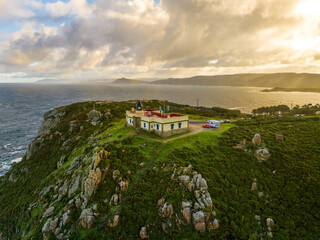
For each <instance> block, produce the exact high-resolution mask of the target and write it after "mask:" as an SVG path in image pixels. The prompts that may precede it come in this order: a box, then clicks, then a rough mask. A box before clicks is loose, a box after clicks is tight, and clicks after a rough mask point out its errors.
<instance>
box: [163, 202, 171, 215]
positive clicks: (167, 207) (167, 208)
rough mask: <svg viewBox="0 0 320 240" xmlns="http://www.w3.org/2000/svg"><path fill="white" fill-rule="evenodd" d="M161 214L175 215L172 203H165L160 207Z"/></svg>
mask: <svg viewBox="0 0 320 240" xmlns="http://www.w3.org/2000/svg"><path fill="white" fill-rule="evenodd" d="M160 215H161V216H162V217H171V216H172V215H173V206H172V204H167V203H165V204H163V206H162V207H161V208H160Z"/></svg>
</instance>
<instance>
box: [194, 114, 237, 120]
mask: <svg viewBox="0 0 320 240" xmlns="http://www.w3.org/2000/svg"><path fill="white" fill-rule="evenodd" d="M188 116H189V120H197V121H208V120H225V119H228V118H226V117H207V116H199V115H193V114H188ZM240 119H241V118H240V117H236V118H231V120H240Z"/></svg>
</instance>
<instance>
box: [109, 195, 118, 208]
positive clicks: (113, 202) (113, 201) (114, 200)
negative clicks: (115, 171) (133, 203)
mask: <svg viewBox="0 0 320 240" xmlns="http://www.w3.org/2000/svg"><path fill="white" fill-rule="evenodd" d="M118 202H119V196H118V195H117V194H113V195H112V197H111V199H110V202H109V204H110V206H111V205H118Z"/></svg>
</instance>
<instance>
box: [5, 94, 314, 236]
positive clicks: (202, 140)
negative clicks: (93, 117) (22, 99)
mask: <svg viewBox="0 0 320 240" xmlns="http://www.w3.org/2000/svg"><path fill="white" fill-rule="evenodd" d="M134 103H135V102H121V103H113V102H100V103H96V105H95V108H96V110H97V111H99V112H101V118H100V122H99V123H98V124H96V125H92V124H91V123H90V121H88V113H89V112H90V111H91V110H92V105H93V103H92V102H86V103H77V104H72V105H69V106H66V107H62V108H59V111H62V112H64V113H65V115H64V116H63V118H62V119H61V121H60V122H59V124H58V125H57V126H55V127H54V128H53V129H51V131H50V133H48V134H46V135H43V136H41V137H39V138H40V139H41V141H40V143H39V144H37V145H35V146H36V150H35V151H34V152H33V153H32V155H31V157H30V158H29V159H26V157H24V159H23V161H21V162H20V163H18V164H16V165H15V166H14V167H13V168H12V169H11V170H10V171H9V172H8V173H7V174H6V175H5V176H4V177H1V178H0V236H1V237H0V238H3V239H31V238H32V239H43V233H42V227H43V225H44V223H45V222H46V218H43V214H44V212H45V211H46V209H47V208H48V206H49V205H50V204H52V206H55V210H54V214H55V215H56V216H58V214H59V212H61V211H63V209H64V208H65V207H66V206H69V205H68V202H69V201H70V199H71V198H69V197H68V194H67V195H66V196H64V197H62V198H61V200H60V201H56V202H54V200H53V199H54V195H56V194H57V192H56V190H55V189H54V187H52V188H51V189H49V190H48V192H47V193H45V194H43V195H42V196H41V195H40V194H39V193H40V192H41V191H42V190H43V189H44V188H46V187H48V186H50V185H52V186H59V187H60V186H62V185H63V183H64V182H65V181H69V179H70V178H72V179H74V178H76V176H77V175H76V174H75V172H73V173H72V174H70V175H68V174H66V171H67V170H68V169H69V167H70V165H71V164H72V162H73V160H74V159H75V158H76V157H79V158H81V159H82V161H81V163H80V168H79V171H78V172H77V174H79V176H80V177H81V179H82V178H83V177H84V176H86V174H87V172H88V171H87V168H88V166H90V162H89V163H88V161H89V160H90V159H92V158H93V157H94V156H95V151H96V149H97V148H100V149H104V150H106V151H107V152H109V153H110V156H108V157H104V158H103V159H102V160H101V162H100V163H99V168H100V169H101V170H102V179H101V182H100V183H99V185H98V187H97V189H96V190H95V192H94V194H93V195H92V196H91V198H90V199H89V200H88V203H87V208H88V207H92V206H93V205H94V204H97V206H98V207H97V209H98V213H99V215H97V216H96V217H95V221H94V223H93V225H92V227H91V228H90V229H84V228H83V227H81V225H80V223H79V217H80V214H81V212H82V209H80V208H76V207H73V208H72V207H70V217H71V220H70V222H69V223H67V224H66V225H65V226H64V227H62V229H61V231H65V232H66V233H67V232H69V231H70V233H69V238H70V239H138V238H139V232H140V229H141V227H143V226H145V227H146V228H147V232H148V234H149V236H150V239H212V238H213V239H251V240H252V239H260V237H259V235H260V234H261V235H263V236H264V239H267V238H268V237H265V233H266V231H267V226H266V219H267V218H272V219H273V220H274V223H275V225H274V227H273V228H272V233H273V237H274V239H319V238H320V223H319V219H320V214H319V213H320V211H319V210H320V205H319V203H320V197H319V192H320V184H319V182H320V161H319V156H320V139H319V136H320V118H319V117H316V116H311V117H308V118H294V117H292V116H290V114H292V113H293V111H298V110H299V111H300V110H301V109H309V110H310V109H312V111H311V110H310V114H311V112H314V111H315V109H314V106H309V105H307V106H303V107H299V108H297V109H293V110H290V112H288V116H284V117H283V118H272V117H270V118H263V117H261V118H260V117H257V118H255V119H250V120H240V121H237V122H234V123H230V124H223V125H222V128H221V129H215V130H210V131H203V132H200V133H197V134H194V135H189V136H185V137H181V138H177V139H174V138H172V139H171V138H168V139H166V140H170V141H168V142H167V143H166V144H165V145H164V147H163V148H162V151H160V152H159V155H158V156H157V157H156V158H155V159H154V161H153V162H152V164H151V166H150V167H149V168H147V169H146V171H145V172H144V170H145V166H146V165H147V163H148V162H149V161H150V159H152V158H153V157H154V156H155V153H156V152H157V151H158V150H159V149H160V148H161V147H162V146H163V142H161V141H160V140H163V139H160V138H157V137H155V136H154V135H153V134H146V133H140V132H137V131H136V130H134V129H133V128H128V127H125V126H124V123H125V122H124V120H123V119H124V112H125V110H126V109H130V108H131V107H132V106H133V105H134ZM163 104H164V103H163V102H160V101H156V100H154V101H149V102H145V103H144V105H145V107H150V108H157V107H158V106H160V105H161V106H162V105H163ZM165 104H166V105H170V106H171V110H172V111H174V112H180V113H188V114H191V115H192V117H193V118H194V119H198V120H199V119H201V120H203V119H205V118H206V117H210V118H211V117H213V116H214V117H215V118H221V119H225V118H227V117H226V116H233V114H234V113H235V115H234V117H237V118H239V117H240V116H242V115H241V114H238V113H236V112H230V111H225V110H219V109H218V108H212V110H213V111H198V110H196V109H195V108H194V107H190V106H184V105H178V104H175V103H168V102H166V103H165ZM272 108H273V107H271V108H270V112H271V109H272ZM109 109H110V111H109ZM273 111H274V110H273ZM108 112H110V114H107V113H108ZM197 114H199V115H197ZM72 121H76V122H77V124H76V125H77V126H76V130H75V131H73V130H70V122H72ZM81 126H82V127H83V128H81ZM80 128H81V129H82V130H80ZM57 132H60V133H62V135H61V136H60V135H59V134H55V133H57ZM256 133H259V134H261V136H262V147H266V148H268V150H269V152H270V153H271V156H270V158H269V159H268V160H267V161H264V162H258V161H257V160H256V158H255V157H254V152H255V150H256V149H257V148H256V147H255V146H253V145H252V144H251V139H252V137H253V136H254V134H256ZM277 134H281V135H283V137H284V141H279V140H276V135H277ZM51 136H52V137H51ZM147 138H153V139H154V140H151V139H147ZM244 138H246V139H247V144H246V145H245V146H244V148H243V149H239V148H234V146H236V145H237V144H239V142H240V141H242V140H243V139H244ZM68 140H71V141H69V142H67V143H68V144H66V141H68ZM62 157H65V161H64V163H63V165H62V166H61V167H59V168H58V167H57V163H58V162H59V161H60V159H61V158H62ZM86 159H87V160H86ZM88 159H89V160H88ZM150 163H151V162H150ZM189 164H191V165H192V167H193V170H192V171H197V172H198V173H201V174H202V176H203V177H204V178H205V179H206V180H207V183H208V190H209V192H210V194H211V197H212V202H213V209H212V210H214V211H215V212H216V216H215V217H213V216H210V219H211V220H213V219H214V218H216V219H218V220H219V225H220V226H219V228H218V229H216V230H214V231H213V232H209V231H205V232H197V231H196V230H195V228H194V225H193V224H180V225H177V224H176V221H175V220H174V219H176V216H177V217H178V218H179V219H183V216H182V213H181V211H180V209H181V202H182V200H190V201H191V200H192V199H194V195H193V193H191V192H188V191H186V189H185V188H184V187H181V186H180V185H179V181H178V180H176V179H175V180H172V179H171V177H172V174H173V168H174V166H176V167H177V168H180V167H187V166H188V165H189ZM115 170H118V171H119V172H120V174H121V178H122V179H125V180H127V181H128V182H129V189H130V190H128V191H123V192H122V193H121V197H122V199H126V202H125V203H124V204H123V205H122V209H121V211H120V212H119V213H118V214H119V216H120V221H119V224H118V226H116V227H110V226H108V224H107V225H105V226H104V227H103V229H102V231H97V230H96V228H97V227H98V226H100V225H101V223H102V221H103V220H104V218H105V217H106V216H108V215H109V214H110V213H111V212H112V211H113V210H115V209H116V207H115V206H111V205H110V204H109V202H110V199H111V198H112V196H113V195H114V194H116V193H117V190H116V188H117V187H119V185H118V184H117V182H115V181H114V179H113V172H114V171H115ZM255 179H256V183H257V188H258V189H257V190H255V191H252V190H251V185H252V183H253V182H254V181H255ZM136 180H137V182H136V185H135V186H133V183H134V182H135V181H136ZM81 181H82V180H81ZM81 191H82V189H81V187H79V189H78V190H77V191H76V192H75V193H74V194H73V195H72V199H75V198H77V197H80V195H81ZM259 194H260V196H259ZM162 197H164V198H165V199H166V201H168V203H169V204H172V206H173V211H174V213H175V214H176V215H174V217H173V218H172V219H171V220H170V221H171V224H172V227H171V228H167V229H166V231H167V233H165V232H164V231H163V230H162V223H164V222H166V223H167V220H166V219H164V218H162V217H160V216H159V207H158V206H157V202H158V200H159V199H160V198H162ZM203 211H204V212H209V211H211V209H210V208H208V207H207V208H205V209H204V210H203ZM62 213H63V212H62ZM256 215H259V216H260V218H261V221H260V224H259V223H258V221H257V220H256V218H255V216H256ZM168 221H169V220H168ZM23 233H24V237H22V235H23ZM1 234H2V235H1ZM47 237H48V238H49V239H55V237H54V234H53V233H48V234H47Z"/></svg>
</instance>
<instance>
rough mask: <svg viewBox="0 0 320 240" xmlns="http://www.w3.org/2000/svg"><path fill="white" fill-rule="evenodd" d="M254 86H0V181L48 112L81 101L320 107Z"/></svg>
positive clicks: (297, 95)
mask: <svg viewBox="0 0 320 240" xmlns="http://www.w3.org/2000/svg"><path fill="white" fill-rule="evenodd" d="M262 89H263V88H256V87H208V86H171V85H129V86H128V85H125V86H124V85H114V84H99V85H51V84H50V85H46V84H3V83H0V176H2V175H4V174H5V173H6V172H7V171H8V170H9V169H10V166H11V164H12V163H13V162H19V161H20V160H21V158H22V157H23V155H24V154H25V152H26V149H27V147H28V144H29V143H30V142H31V141H32V140H33V139H34V138H35V137H36V135H37V132H38V129H39V127H40V125H41V122H42V116H43V114H44V113H45V112H47V111H48V110H50V109H53V108H56V107H59V106H63V105H67V104H71V103H75V102H83V101H91V100H112V101H125V100H133V99H141V100H143V99H162V100H169V101H173V102H177V103H181V104H189V105H193V106H195V105H196V104H197V99H199V104H200V105H202V106H206V107H213V106H215V107H224V108H230V109H239V110H241V111H242V112H245V113H250V112H251V110H252V109H254V108H258V107H261V106H271V105H279V104H286V105H288V106H295V105H304V104H308V103H312V104H315V103H320V94H319V93H301V92H261V90H262Z"/></svg>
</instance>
